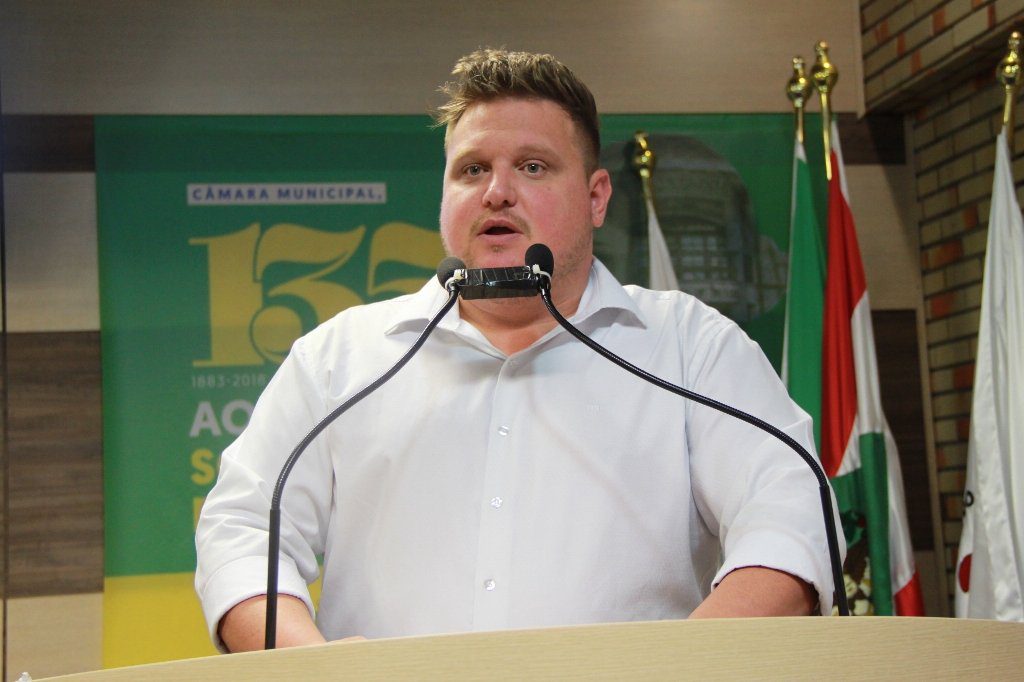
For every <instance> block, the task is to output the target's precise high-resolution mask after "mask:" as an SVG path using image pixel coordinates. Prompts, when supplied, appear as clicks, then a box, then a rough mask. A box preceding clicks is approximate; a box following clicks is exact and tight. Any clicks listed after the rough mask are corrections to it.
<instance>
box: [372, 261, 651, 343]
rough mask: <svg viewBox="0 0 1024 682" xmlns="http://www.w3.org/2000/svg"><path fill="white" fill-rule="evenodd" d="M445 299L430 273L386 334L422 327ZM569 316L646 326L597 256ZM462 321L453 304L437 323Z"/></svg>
mask: <svg viewBox="0 0 1024 682" xmlns="http://www.w3.org/2000/svg"><path fill="white" fill-rule="evenodd" d="M447 299H448V292H447V291H445V289H444V287H442V286H441V283H440V282H438V281H437V278H436V277H431V278H430V280H429V281H428V282H427V283H426V284H424V285H423V287H422V288H421V289H420V290H419V291H418V292H416V293H415V294H412V295H411V296H409V297H408V298H407V299H406V305H404V306H402V310H401V312H400V313H399V316H398V318H397V319H396V321H395V323H394V324H392V325H391V326H390V327H388V329H387V330H385V332H384V333H385V335H389V336H390V335H392V334H398V333H401V332H406V331H416V332H420V331H423V329H424V328H425V327H426V325H427V322H428V321H429V320H430V318H431V317H432V316H433V315H434V314H435V313H436V312H437V311H438V310H440V309H441V306H443V305H444V302H445V301H446V300H447ZM568 319H569V321H570V322H572V323H573V324H575V325H579V324H581V323H583V322H586V321H588V320H593V321H594V324H593V325H591V326H593V327H597V326H601V325H602V323H603V324H604V325H611V324H613V323H615V322H620V323H624V324H636V325H638V326H640V327H643V328H646V326H647V324H646V322H645V321H644V319H643V316H642V315H641V313H640V309H639V308H638V307H637V305H636V303H635V302H634V301H633V299H632V297H630V295H629V293H628V292H627V291H626V289H625V288H624V287H623V286H622V285H621V284H620V283H619V281H618V280H617V279H616V278H615V276H614V275H613V274H612V273H611V272H610V271H609V270H608V268H607V267H605V265H604V263H602V262H601V261H599V260H598V259H597V258H595V259H594V262H593V264H592V265H591V267H590V276H589V278H588V279H587V288H586V289H585V290H584V292H583V297H582V298H581V299H580V305H579V307H578V308H577V309H576V313H575V314H574V315H573V316H572V317H570V318H568ZM605 320H607V321H605ZM465 324H467V323H464V322H463V321H462V317H461V315H460V313H459V306H455V307H453V308H452V309H451V310H450V311H448V314H447V315H445V316H444V319H442V320H441V322H440V323H439V324H438V325H437V326H438V329H446V330H449V331H452V332H455V333H457V334H458V333H462V332H463V330H461V329H460V327H462V326H463V325H465Z"/></svg>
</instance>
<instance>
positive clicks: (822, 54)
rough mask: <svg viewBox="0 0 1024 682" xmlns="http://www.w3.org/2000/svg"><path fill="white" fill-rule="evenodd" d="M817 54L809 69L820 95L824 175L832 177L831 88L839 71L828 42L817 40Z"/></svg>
mask: <svg viewBox="0 0 1024 682" xmlns="http://www.w3.org/2000/svg"><path fill="white" fill-rule="evenodd" d="M814 52H815V53H816V54H817V55H818V57H817V59H816V60H815V61H814V68H813V69H812V70H811V79H812V80H813V81H814V87H816V88H817V89H818V95H819V96H820V97H821V122H822V126H821V134H822V138H823V140H824V143H825V177H826V178H828V179H829V180H831V179H832V104H831V101H830V98H831V96H832V88H833V87H835V84H836V81H837V80H838V79H839V71H838V70H837V69H836V67H835V65H833V64H832V62H831V61H829V58H828V43H826V42H825V41H824V40H819V41H818V44H817V45H815V46H814Z"/></svg>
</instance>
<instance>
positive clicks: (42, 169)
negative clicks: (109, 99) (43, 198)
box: [3, 114, 96, 173]
mask: <svg viewBox="0 0 1024 682" xmlns="http://www.w3.org/2000/svg"><path fill="white" fill-rule="evenodd" d="M94 138H95V133H94V129H93V117H92V116H53V115H47V116H43V115H30V114H15V115H6V116H4V117H3V141H4V144H3V169H4V172H5V173H18V172H21V173H64V172H87V173H91V172H93V171H94V170H96V154H95V151H94V146H95V145H94Z"/></svg>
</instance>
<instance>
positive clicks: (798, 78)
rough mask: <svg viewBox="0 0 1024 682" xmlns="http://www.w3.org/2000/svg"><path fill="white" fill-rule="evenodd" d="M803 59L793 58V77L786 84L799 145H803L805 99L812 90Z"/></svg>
mask: <svg viewBox="0 0 1024 682" xmlns="http://www.w3.org/2000/svg"><path fill="white" fill-rule="evenodd" d="M804 67H805V64H804V58H803V57H800V56H796V57H793V75H792V76H791V77H790V79H789V82H788V83H786V96H787V97H789V101H790V102H791V103H792V105H793V115H794V117H795V119H796V139H797V140H799V141H800V144H803V143H804V109H805V108H806V106H807V98H808V97H810V96H811V90H812V89H813V88H814V86H813V85H811V81H810V80H808V78H807V71H806V69H805V68H804Z"/></svg>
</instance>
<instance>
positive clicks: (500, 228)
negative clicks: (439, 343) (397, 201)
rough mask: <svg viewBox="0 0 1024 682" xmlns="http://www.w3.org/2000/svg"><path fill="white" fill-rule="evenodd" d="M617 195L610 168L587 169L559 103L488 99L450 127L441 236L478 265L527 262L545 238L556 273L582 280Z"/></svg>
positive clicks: (453, 251)
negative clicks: (613, 196)
mask: <svg viewBox="0 0 1024 682" xmlns="http://www.w3.org/2000/svg"><path fill="white" fill-rule="evenodd" d="M610 195H611V182H610V180H609V177H608V173H607V172H606V171H604V170H598V171H595V172H594V173H593V174H592V175H590V176H588V175H587V173H586V171H585V169H584V163H583V154H582V149H581V146H580V139H579V136H578V134H577V132H576V128H575V124H574V123H573V121H572V119H571V118H569V115H568V114H567V113H566V112H565V111H564V110H563V109H562V108H561V107H559V106H558V105H557V104H555V103H553V102H550V101H547V100H533V99H513V98H506V99H498V100H494V101H491V102H481V103H477V104H474V105H472V106H470V107H469V108H468V109H467V110H466V111H465V113H464V114H463V115H462V118H460V119H459V121H458V123H456V124H455V127H454V128H453V129H451V130H450V131H449V136H448V148H447V163H446V166H445V174H444V191H443V196H442V198H441V237H442V239H443V240H444V245H445V249H446V250H447V251H448V253H450V254H452V255H453V256H457V257H459V258H461V259H462V260H463V261H465V263H466V265H467V266H468V267H472V268H486V267H509V266H517V265H522V264H523V259H524V254H525V253H526V249H527V247H528V246H530V244H534V243H538V242H540V243H544V244H547V245H548V246H549V247H550V248H551V251H552V252H553V253H554V255H555V276H556V278H565V277H569V276H570V275H572V274H576V275H577V276H579V273H580V271H581V269H586V270H589V267H590V261H591V256H592V253H593V231H594V229H595V228H597V227H600V225H601V223H603V222H604V215H605V210H606V208H607V206H608V198H609V197H610Z"/></svg>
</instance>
